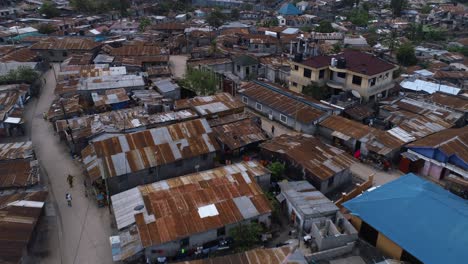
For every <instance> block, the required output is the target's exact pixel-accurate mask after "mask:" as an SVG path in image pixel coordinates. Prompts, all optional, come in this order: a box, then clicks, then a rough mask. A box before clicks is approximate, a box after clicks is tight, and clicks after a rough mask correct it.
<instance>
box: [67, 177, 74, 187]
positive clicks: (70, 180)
mask: <svg viewBox="0 0 468 264" xmlns="http://www.w3.org/2000/svg"><path fill="white" fill-rule="evenodd" d="M67 181H68V185H70V188H73V176H72V175H71V174H68V177H67Z"/></svg>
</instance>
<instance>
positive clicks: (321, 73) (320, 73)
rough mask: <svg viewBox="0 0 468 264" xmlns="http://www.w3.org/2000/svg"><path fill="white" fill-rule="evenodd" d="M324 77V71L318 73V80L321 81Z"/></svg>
mask: <svg viewBox="0 0 468 264" xmlns="http://www.w3.org/2000/svg"><path fill="white" fill-rule="evenodd" d="M324 77H325V70H320V71H319V79H323V78H324Z"/></svg>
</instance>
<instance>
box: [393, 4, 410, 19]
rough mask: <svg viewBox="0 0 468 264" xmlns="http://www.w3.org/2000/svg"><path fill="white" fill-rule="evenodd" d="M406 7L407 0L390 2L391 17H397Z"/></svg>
mask: <svg viewBox="0 0 468 264" xmlns="http://www.w3.org/2000/svg"><path fill="white" fill-rule="evenodd" d="M407 6H408V1H407V0H391V2H390V7H391V8H392V12H393V15H394V16H396V17H399V16H400V15H401V11H403V10H404V9H405V8H406V7H407Z"/></svg>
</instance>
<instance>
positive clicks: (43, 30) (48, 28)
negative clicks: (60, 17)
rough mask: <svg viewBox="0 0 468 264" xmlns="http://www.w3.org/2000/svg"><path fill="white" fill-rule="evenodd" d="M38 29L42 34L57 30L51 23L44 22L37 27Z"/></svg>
mask: <svg viewBox="0 0 468 264" xmlns="http://www.w3.org/2000/svg"><path fill="white" fill-rule="evenodd" d="M37 31H38V32H39V33H41V34H46V35H48V34H50V33H53V32H55V27H54V26H52V25H51V24H46V23H42V24H39V26H38V27H37Z"/></svg>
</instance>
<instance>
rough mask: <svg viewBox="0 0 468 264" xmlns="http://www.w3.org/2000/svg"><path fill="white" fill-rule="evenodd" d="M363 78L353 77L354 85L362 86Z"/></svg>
mask: <svg viewBox="0 0 468 264" xmlns="http://www.w3.org/2000/svg"><path fill="white" fill-rule="evenodd" d="M361 82H362V78H361V77H359V76H356V75H353V84H355V85H361Z"/></svg>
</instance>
